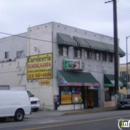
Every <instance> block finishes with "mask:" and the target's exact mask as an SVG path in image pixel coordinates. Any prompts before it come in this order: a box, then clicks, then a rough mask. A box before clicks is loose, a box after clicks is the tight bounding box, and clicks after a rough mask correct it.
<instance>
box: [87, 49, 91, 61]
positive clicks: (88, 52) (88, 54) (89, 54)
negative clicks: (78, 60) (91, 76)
mask: <svg viewBox="0 0 130 130" xmlns="http://www.w3.org/2000/svg"><path fill="white" fill-rule="evenodd" d="M87 56H88V59H92V51H91V50H89V49H87Z"/></svg>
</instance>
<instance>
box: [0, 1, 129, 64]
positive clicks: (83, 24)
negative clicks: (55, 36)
mask: <svg viewBox="0 0 130 130" xmlns="http://www.w3.org/2000/svg"><path fill="white" fill-rule="evenodd" d="M107 1H110V0H0V32H4V33H10V34H19V33H23V32H26V31H27V28H28V27H31V26H36V25H40V24H44V23H48V22H52V21H54V22H58V23H62V24H66V25H69V26H73V27H77V28H80V29H84V30H88V31H92V32H96V33H99V34H103V35H107V36H112V37H113V2H110V3H105V2H107ZM117 22H118V38H119V40H120V41H119V46H120V48H122V49H123V51H124V52H126V37H128V36H130V0H117ZM6 36H8V35H3V34H1V33H0V38H2V37H6ZM127 42H128V53H129V54H128V61H130V37H129V38H128V39H127ZM120 63H126V57H125V56H124V57H123V58H120Z"/></svg>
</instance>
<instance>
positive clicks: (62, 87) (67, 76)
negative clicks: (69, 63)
mask: <svg viewBox="0 0 130 130" xmlns="http://www.w3.org/2000/svg"><path fill="white" fill-rule="evenodd" d="M58 86H59V97H60V105H75V104H83V107H84V108H93V107H98V89H99V86H100V85H99V82H98V81H97V80H96V79H95V78H94V77H93V75H92V74H91V73H88V72H75V71H73V72H72V71H64V70H59V71H58Z"/></svg>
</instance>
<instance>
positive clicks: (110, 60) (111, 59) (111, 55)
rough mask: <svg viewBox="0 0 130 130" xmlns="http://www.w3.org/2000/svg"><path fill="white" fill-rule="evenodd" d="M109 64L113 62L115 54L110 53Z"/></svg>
mask: <svg viewBox="0 0 130 130" xmlns="http://www.w3.org/2000/svg"><path fill="white" fill-rule="evenodd" d="M109 62H113V54H112V53H109Z"/></svg>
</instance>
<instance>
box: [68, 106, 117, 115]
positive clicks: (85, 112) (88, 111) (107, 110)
mask: <svg viewBox="0 0 130 130" xmlns="http://www.w3.org/2000/svg"><path fill="white" fill-rule="evenodd" d="M115 110H117V109H116V108H113V109H105V110H86V111H79V112H68V113H66V115H78V114H91V113H99V112H110V111H115Z"/></svg>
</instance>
